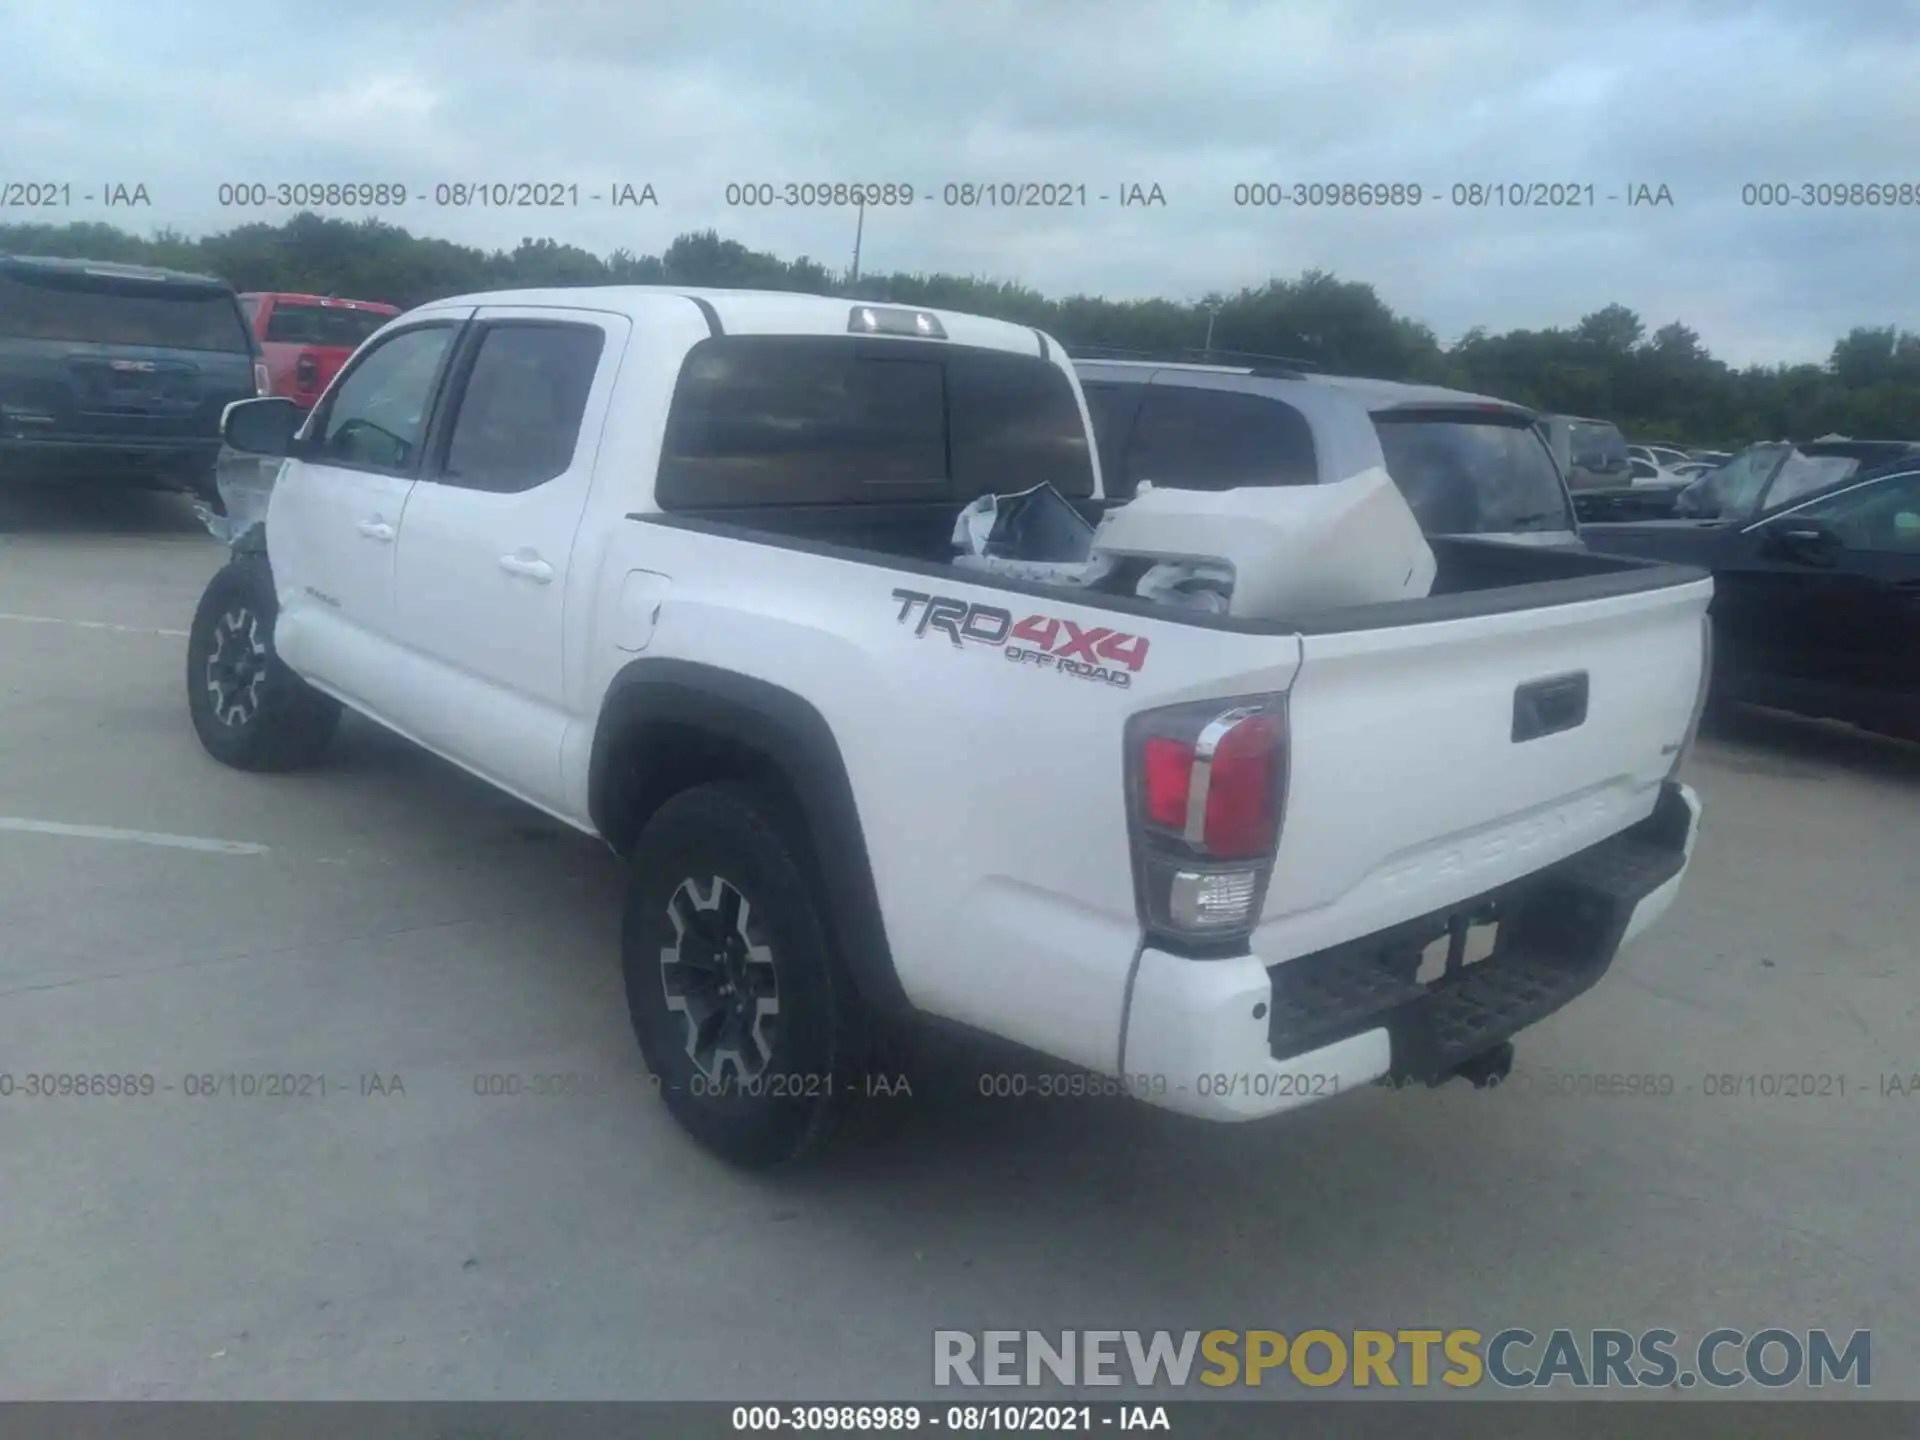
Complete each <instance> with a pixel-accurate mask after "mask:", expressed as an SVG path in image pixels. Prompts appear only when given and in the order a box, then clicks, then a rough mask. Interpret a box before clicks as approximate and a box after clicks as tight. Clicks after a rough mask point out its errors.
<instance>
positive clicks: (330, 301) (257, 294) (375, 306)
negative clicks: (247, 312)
mask: <svg viewBox="0 0 1920 1440" xmlns="http://www.w3.org/2000/svg"><path fill="white" fill-rule="evenodd" d="M240 298H241V299H242V300H275V301H279V300H292V301H294V302H296V303H297V304H301V305H328V306H333V307H335V308H337V309H341V310H378V311H382V312H384V313H387V314H391V315H398V314H400V307H399V306H398V305H389V304H388V303H387V302H386V301H385V300H349V299H346V298H345V297H344V296H340V295H314V294H310V293H309V292H307V291H304V290H242V291H241V292H240Z"/></svg>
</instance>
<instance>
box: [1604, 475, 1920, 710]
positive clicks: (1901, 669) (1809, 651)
mask: <svg viewBox="0 0 1920 1440" xmlns="http://www.w3.org/2000/svg"><path fill="white" fill-rule="evenodd" d="M1829 443H1830V444H1831V443H1836V442H1829ZM1838 443H1847V442H1838ZM1806 448H1807V449H1818V448H1819V446H1818V444H1817V442H1816V443H1814V444H1811V445H1809V446H1807V447H1806ZM1755 449H1756V450H1770V449H1782V450H1785V451H1787V452H1789V453H1788V454H1787V456H1786V457H1785V459H1784V460H1783V459H1780V458H1778V457H1776V458H1775V459H1774V460H1773V461H1771V462H1769V463H1771V465H1772V471H1771V475H1772V477H1773V478H1772V480H1771V482H1770V484H1771V491H1772V493H1778V492H1779V489H1780V485H1781V477H1783V476H1784V477H1785V478H1786V480H1787V481H1788V483H1789V484H1791V483H1793V482H1794V481H1795V480H1796V478H1797V476H1799V475H1803V474H1826V475H1832V474H1834V473H1835V469H1836V467H1839V468H1840V469H1841V470H1843V471H1844V473H1843V474H1841V475H1840V478H1838V479H1834V480H1830V481H1829V482H1828V483H1827V484H1825V485H1823V486H1821V487H1820V488H1818V489H1815V490H1811V491H1808V490H1799V491H1796V492H1795V493H1792V494H1789V495H1787V496H1785V498H1783V499H1781V500H1779V501H1778V502H1777V503H1773V504H1770V505H1768V506H1767V507H1766V508H1764V509H1757V510H1751V511H1746V510H1742V511H1741V512H1740V513H1739V514H1738V515H1730V516H1729V517H1727V518H1723V519H1714V520H1703V521H1679V522H1673V521H1669V522H1666V523H1655V524H1649V525H1592V526H1588V527H1587V528H1586V529H1585V531H1584V532H1583V535H1584V538H1585V540H1586V542H1587V545H1588V547H1589V548H1591V549H1594V550H1598V551H1600V552H1602V553H1603V554H1616V555H1634V556H1638V557H1640V558H1642V559H1650V560H1662V561H1667V562H1669V563H1675V564H1683V565H1698V566H1701V567H1703V568H1705V569H1708V570H1711V571H1712V572H1713V580H1714V594H1713V602H1712V605H1711V607H1710V610H1709V613H1710V614H1711V615H1712V617H1713V633H1714V650H1713V660H1714V671H1713V674H1714V678H1713V692H1712V693H1713V695H1714V696H1715V698H1716V699H1718V700H1720V701H1750V702H1753V703H1756V704H1762V705H1771V706H1775V707H1778V708H1780V709H1783V710H1791V711H1795V712H1798V713H1801V714H1806V715H1816V716H1824V717H1831V718H1834V719H1840V720H1848V721H1851V722H1853V723H1855V724H1858V725H1862V726H1865V727H1866V728H1868V729H1871V730H1877V731H1882V732H1884V733H1887V734H1891V735H1899V736H1904V737H1905V738H1907V739H1914V740H1920V448H1916V449H1914V450H1912V451H1911V452H1910V453H1908V454H1906V455H1905V456H1903V457H1896V458H1894V459H1891V460H1888V459H1886V458H1885V457H1881V458H1880V459H1878V460H1872V461H1867V462H1862V461H1860V460H1857V459H1853V458H1850V457H1846V456H1825V457H1818V459H1817V460H1812V457H1802V452H1799V451H1795V450H1794V448H1793V447H1792V446H1782V447H1768V446H1756V447H1755ZM1796 457H1802V458H1809V459H1810V462H1811V464H1812V467H1813V468H1810V469H1806V470H1801V471H1795V470H1793V468H1792V467H1793V465H1794V461H1795V458H1796ZM1746 473H1751V472H1746ZM1742 483H1743V485H1746V484H1749V483H1750V482H1742ZM1743 493H1744V492H1743ZM1760 493H1762V494H1763V495H1764V494H1767V493H1769V489H1768V484H1767V483H1761V484H1760Z"/></svg>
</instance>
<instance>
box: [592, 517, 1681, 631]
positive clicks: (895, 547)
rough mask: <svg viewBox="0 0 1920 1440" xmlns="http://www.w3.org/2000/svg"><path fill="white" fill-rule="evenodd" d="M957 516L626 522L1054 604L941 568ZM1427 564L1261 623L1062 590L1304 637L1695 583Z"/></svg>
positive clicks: (1535, 559) (1488, 554) (1479, 547)
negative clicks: (1396, 595)
mask: <svg viewBox="0 0 1920 1440" xmlns="http://www.w3.org/2000/svg"><path fill="white" fill-rule="evenodd" d="M1105 504H1106V502H1104V501H1099V500H1083V501H1079V502H1076V505H1075V508H1076V509H1078V510H1079V511H1080V513H1081V514H1083V515H1084V516H1086V517H1087V519H1089V520H1091V521H1098V519H1099V517H1100V514H1101V513H1102V510H1103V509H1104V507H1105ZM958 513H959V507H957V506H954V505H950V504H940V505H928V504H906V505H787V506H754V507H752V508H750V509H749V508H740V509H712V510H695V511H684V510H683V511H676V512H673V513H671V514H667V513H661V512H653V513H636V514H634V515H631V516H630V517H629V518H630V519H634V520H642V521H648V522H651V523H654V524H659V525H667V526H673V527H678V528H682V529H687V530H693V531H697V532H703V533H708V534H714V535H722V536H730V537H732V538H735V539H741V540H750V541H756V542H759V543H761V544H772V545H778V546H781V547H783V548H786V549H793V550H800V551H811V552H814V553H818V554H822V555H830V556H834V557H837V558H840V559H844V560H851V561H856V562H861V563H867V564H879V565H884V566H886V567H887V568H889V569H894V570H905V571H908V572H911V573H918V574H924V575H930V576H935V577H947V576H951V577H954V578H958V579H964V580H965V582H966V583H968V584H973V585H984V586H987V587H989V588H993V589H1005V590H1011V591H1014V592H1015V593H1021V594H1030V595H1043V596H1044V595H1054V596H1057V595H1059V594H1060V593H1061V588H1062V587H1055V586H1048V585H1043V584H1035V583H1032V582H1028V581H1022V580H1013V579H1008V578H1005V577H1002V576H997V575H992V574H988V573H986V572H982V571H977V570H967V571H961V570H958V569H956V568H955V567H954V566H953V564H952V563H951V561H952V555H953V546H952V535H953V525H954V521H955V519H956V518H957V517H958ZM1428 543H1429V544H1431V545H1432V546H1433V551H1434V559H1435V562H1436V566H1437V571H1436V575H1435V578H1434V583H1433V588H1432V591H1431V592H1430V593H1429V594H1428V595H1427V596H1426V597H1424V598H1422V599H1417V600H1399V601H1392V602H1388V603H1385V604H1380V605H1365V606H1355V607H1349V608H1346V609H1341V610H1328V611H1320V612H1317V613H1312V614H1301V615H1297V616H1288V617H1285V618H1281V619H1273V620H1253V619H1244V618H1233V617H1227V616H1214V615H1207V614H1204V613H1201V612H1196V611H1189V610H1182V609H1176V608H1171V607H1168V606H1164V605H1156V604H1152V603H1150V602H1147V601H1142V600H1136V599H1133V598H1131V597H1127V596H1116V595H1105V594H1098V593H1094V592H1088V591H1081V590H1077V589H1076V590H1073V591H1072V592H1071V593H1072V594H1073V595H1074V597H1075V600H1076V602H1077V603H1082V604H1086V605H1089V606H1092V607H1094V608H1096V609H1114V610H1119V611H1122V612H1125V613H1136V614H1150V615H1153V616H1155V617H1157V618H1160V619H1165V620H1169V621H1174V622H1177V623H1192V624H1197V625H1205V626H1208V627H1211V628H1219V629H1229V630H1239V631H1244V632H1247V633H1252V634H1314V633H1328V632H1335V631H1344V630H1367V629H1378V628H1382V627H1387V626H1395V625H1417V624H1424V623H1429V622H1434V621H1440V620H1453V619H1464V618H1468V617H1471V616H1475V615H1489V614H1499V613H1503V612H1507V611H1513V610H1526V609H1533V608H1537V607H1540V606H1548V605H1563V604H1571V603H1575V602H1578V601H1581V600H1592V599H1600V598H1603V597H1605V596H1609V595H1625V594H1632V593H1635V592H1637V591H1642V590H1657V589H1661V588H1664V587H1667V586H1672V585H1680V584H1686V583H1690V582H1692V581H1697V580H1700V579H1703V578H1705V572H1704V571H1701V570H1697V569H1694V568H1691V567H1686V566H1680V565H1673V564H1665V563H1661V562H1656V561H1650V560H1644V559H1640V558H1636V557H1630V556H1626V555H1619V554H1601V553H1597V552H1595V551H1592V550H1585V549H1575V548H1572V547H1566V546H1547V545H1517V544H1514V543H1512V542H1510V541H1503V540H1482V539H1475V538H1471V537H1465V536H1451V537H1448V536H1443V537H1436V538H1433V539H1430V540H1429V542H1428Z"/></svg>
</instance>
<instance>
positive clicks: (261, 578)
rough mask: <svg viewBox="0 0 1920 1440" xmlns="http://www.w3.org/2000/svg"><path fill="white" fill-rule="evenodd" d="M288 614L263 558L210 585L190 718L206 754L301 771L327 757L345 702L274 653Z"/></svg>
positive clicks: (192, 663) (245, 765)
mask: <svg viewBox="0 0 1920 1440" xmlns="http://www.w3.org/2000/svg"><path fill="white" fill-rule="evenodd" d="M279 613H280V607H279V603H278V601H277V600H276V598H275V595H274V589H273V577H272V574H271V572H270V571H269V570H268V568H267V565H266V562H265V561H264V560H260V559H240V560H234V561H233V562H231V563H230V564H228V565H227V567H226V568H225V569H223V570H222V571H220V573H219V574H217V575H215V576H214V577H213V579H212V580H211V581H209V582H208V583H207V589H206V593H205V594H204V595H202V596H201V597H200V607H199V609H198V610H196V611H195V612H194V616H193V628H192V629H191V630H190V631H189V632H188V635H187V713H188V714H189V715H190V716H191V717H192V719H193V729H194V733H195V734H196V735H198V736H199V737H200V744H201V746H202V747H203V748H204V749H205V750H206V752H207V753H208V754H209V755H211V756H213V758H214V759H216V760H218V761H219V762H220V763H221V764H223V765H231V766H232V767H233V768H234V769H236V770H269V771H270V770H299V769H304V768H305V767H307V766H309V765H312V764H314V763H315V762H316V761H318V760H319V759H320V757H321V756H322V755H324V754H325V753H326V750H327V746H328V744H329V743H330V742H331V741H332V739H333V732H334V728H335V727H336V726H337V725H338V724H339V723H340V703H339V702H338V701H337V700H334V699H333V698H332V697H330V696H327V695H323V694H321V693H320V692H319V691H318V690H315V689H314V688H313V687H312V686H310V685H308V684H307V683H306V681H304V680H302V679H301V678H300V677H299V676H298V675H295V674H294V673H293V672H292V671H291V670H289V669H288V668H287V667H286V664H285V663H284V662H283V661H282V660H281V659H280V657H279V655H277V654H276V653H274V649H273V626H274V621H275V620H276V619H277V618H278V616H279Z"/></svg>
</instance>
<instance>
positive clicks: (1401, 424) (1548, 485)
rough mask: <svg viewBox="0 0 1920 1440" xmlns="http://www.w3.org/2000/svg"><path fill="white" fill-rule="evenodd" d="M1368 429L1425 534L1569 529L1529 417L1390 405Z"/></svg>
mask: <svg viewBox="0 0 1920 1440" xmlns="http://www.w3.org/2000/svg"><path fill="white" fill-rule="evenodd" d="M1373 427H1374V432H1375V433H1376V434H1377V435H1378V436H1379V438H1380V452H1381V455H1382V456H1383V458H1384V459H1385V461H1386V467H1387V474H1388V476H1389V477H1390V478H1391V479H1392V480H1393V483H1394V484H1395V485H1397V486H1398V487H1399V488H1400V493H1401V494H1402V495H1403V496H1405V497H1406V501H1407V504H1408V505H1409V506H1410V507H1411V508H1412V510H1413V513H1414V516H1415V517H1416V518H1417V519H1418V520H1419V521H1420V528H1421V529H1422V530H1423V531H1425V532H1426V533H1427V534H1429V535H1514V534H1524V533H1526V532H1529V531H1549V530H1573V529H1574V528H1575V527H1574V521H1573V511H1572V508H1571V506H1570V504H1569V502H1568V499H1567V495H1566V491H1565V489H1564V488H1563V487H1562V485H1561V483H1560V475H1559V472H1558V471H1557V470H1556V469H1555V468H1554V464H1553V457H1552V456H1551V454H1549V453H1548V450H1547V446H1546V443H1545V441H1544V439H1543V438H1542V436H1541V434H1540V432H1539V430H1538V428H1537V427H1536V426H1535V425H1534V424H1533V422H1532V421H1531V420H1530V419H1529V418H1528V417H1527V416H1525V415H1523V414H1519V413H1516V412H1508V411H1486V410H1464V411H1462V410H1447V409H1431V410H1427V409H1406V410H1399V409H1396V410H1383V411H1376V412H1375V413H1374V416H1373ZM1622 453H1624V449H1623V451H1622Z"/></svg>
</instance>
